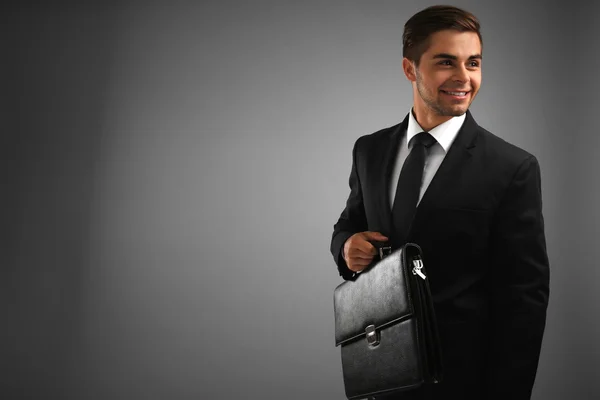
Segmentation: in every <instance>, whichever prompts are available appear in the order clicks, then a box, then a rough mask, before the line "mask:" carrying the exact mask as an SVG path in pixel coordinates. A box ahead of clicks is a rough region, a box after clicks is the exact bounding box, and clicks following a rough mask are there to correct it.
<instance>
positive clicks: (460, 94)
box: [446, 92, 467, 96]
mask: <svg viewBox="0 0 600 400" xmlns="http://www.w3.org/2000/svg"><path fill="white" fill-rule="evenodd" d="M446 93H448V94H451V95H452V96H464V95H466V94H467V92H446Z"/></svg>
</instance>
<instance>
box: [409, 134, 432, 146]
mask: <svg viewBox="0 0 600 400" xmlns="http://www.w3.org/2000/svg"><path fill="white" fill-rule="evenodd" d="M411 141H412V142H413V143H414V144H415V145H417V144H422V145H423V146H425V147H427V148H429V147H431V146H432V145H433V144H434V143H435V138H434V137H433V136H431V134H429V133H428V132H420V133H417V134H416V135H415V136H414V137H413V138H412V139H411Z"/></svg>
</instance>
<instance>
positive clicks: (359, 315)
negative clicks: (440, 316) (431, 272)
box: [334, 243, 443, 399]
mask: <svg viewBox="0 0 600 400" xmlns="http://www.w3.org/2000/svg"><path fill="white" fill-rule="evenodd" d="M414 259H421V260H422V259H423V256H422V252H421V249H420V247H419V246H418V245H416V244H414V243H407V244H405V245H404V246H402V247H401V248H400V249H398V250H395V251H393V252H392V253H391V254H390V255H388V256H387V257H385V258H383V259H382V260H379V261H377V262H374V263H373V264H372V265H371V266H370V267H369V268H367V269H365V270H364V271H363V272H362V273H361V274H360V275H359V277H358V278H357V279H355V280H353V281H345V282H343V283H341V284H340V285H338V286H337V287H336V288H335V290H334V312H335V340H336V346H340V347H341V359H342V371H343V377H344V387H345V391H346V397H347V398H348V399H362V398H365V397H372V396H377V395H383V394H391V393H396V392H402V391H406V390H410V389H414V388H416V387H419V386H421V385H422V384H423V383H425V382H429V383H435V382H438V381H441V379H442V367H443V366H442V358H441V347H440V342H439V335H438V331H437V323H436V319H435V311H434V308H433V302H432V300H431V293H430V290H429V284H428V281H427V278H425V279H422V278H421V277H420V276H419V275H418V274H414V273H413V272H412V271H413V260H414ZM421 271H422V273H423V274H424V276H426V275H427V272H426V269H425V264H424V263H423V267H422V269H421ZM370 325H373V326H374V327H375V336H374V337H375V338H376V339H377V340H378V343H376V344H375V345H372V344H370V343H369V341H368V337H367V336H368V335H367V333H366V329H367V327H368V326H370Z"/></svg>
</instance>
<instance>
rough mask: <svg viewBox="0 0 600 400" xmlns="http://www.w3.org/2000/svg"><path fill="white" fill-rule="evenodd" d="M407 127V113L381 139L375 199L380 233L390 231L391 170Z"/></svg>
mask: <svg viewBox="0 0 600 400" xmlns="http://www.w3.org/2000/svg"><path fill="white" fill-rule="evenodd" d="M407 127H408V115H407V116H406V118H404V121H402V122H401V123H400V124H398V125H397V127H396V128H395V129H393V130H392V131H391V133H390V135H389V136H387V137H386V140H384V141H382V146H383V147H382V151H381V153H380V154H382V155H383V156H382V157H381V158H380V161H381V168H380V169H376V170H379V171H383V173H382V174H381V175H380V176H379V183H378V185H377V186H378V193H377V199H378V201H379V209H380V210H381V212H380V215H381V221H380V223H381V226H383V229H382V231H383V232H382V233H385V234H387V235H390V234H391V233H392V229H393V226H392V205H391V204H390V192H389V191H390V184H391V178H392V171H393V170H394V165H395V164H396V160H397V157H398V151H399V149H400V142H401V141H402V136H403V135H404V134H405V133H406V129H407Z"/></svg>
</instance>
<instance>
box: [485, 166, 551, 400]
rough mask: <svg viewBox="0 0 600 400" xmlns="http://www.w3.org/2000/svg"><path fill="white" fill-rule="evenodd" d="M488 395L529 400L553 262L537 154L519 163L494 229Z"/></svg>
mask: <svg viewBox="0 0 600 400" xmlns="http://www.w3.org/2000/svg"><path fill="white" fill-rule="evenodd" d="M491 238H492V242H491V244H490V245H491V249H492V254H491V257H492V258H491V266H492V270H491V279H492V280H491V287H492V321H491V323H492V326H491V332H492V333H491V337H490V340H491V342H490V353H489V358H488V362H489V367H488V369H487V371H488V372H487V384H486V388H487V390H488V394H487V397H486V399H488V400H496V399H498V400H500V399H502V400H506V399H511V400H525V399H527V400H529V399H530V397H531V391H532V389H533V385H534V381H535V376H536V373H537V367H538V361H539V357H540V351H541V345H542V337H543V334H544V329H545V324H546V309H547V306H548V297H549V280H550V267H549V262H548V256H547V252H546V240H545V234H544V219H543V216H542V194H541V174H540V167H539V164H538V162H537V160H536V158H535V157H534V156H530V157H529V158H528V159H526V160H525V161H524V162H523V163H522V164H521V165H520V167H519V168H518V170H517V172H516V173H515V175H514V177H513V180H512V182H511V184H510V186H509V188H508V191H507V193H506V194H505V197H504V199H503V201H502V203H501V205H500V208H499V212H498V214H497V216H496V220H495V222H494V227H493V229H492V232H491Z"/></svg>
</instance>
